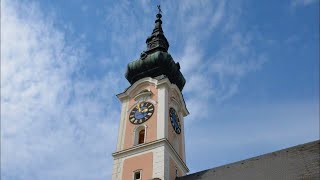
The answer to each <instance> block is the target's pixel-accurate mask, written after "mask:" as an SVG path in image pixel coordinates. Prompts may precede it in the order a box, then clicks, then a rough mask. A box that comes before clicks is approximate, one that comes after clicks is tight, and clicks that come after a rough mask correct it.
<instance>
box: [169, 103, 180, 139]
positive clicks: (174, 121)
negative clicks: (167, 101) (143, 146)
mask: <svg viewBox="0 0 320 180" xmlns="http://www.w3.org/2000/svg"><path fill="white" fill-rule="evenodd" d="M169 115H170V121H171V125H172V127H173V129H174V131H175V132H176V133H177V134H180V133H181V125H180V120H179V116H178V114H177V112H176V110H174V109H173V108H170V110H169Z"/></svg>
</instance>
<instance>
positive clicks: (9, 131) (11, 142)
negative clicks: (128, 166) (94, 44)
mask: <svg viewBox="0 0 320 180" xmlns="http://www.w3.org/2000/svg"><path fill="white" fill-rule="evenodd" d="M2 10H3V11H2V12H1V13H2V17H1V27H2V29H1V169H2V174H1V178H4V179H20V178H24V179H102V178H103V177H104V178H107V177H108V175H109V174H110V171H111V165H112V164H109V162H110V161H111V157H110V156H106V152H111V151H112V150H113V149H114V147H115V138H116V137H115V135H116V131H117V129H116V127H117V123H116V120H117V119H118V118H119V117H118V116H119V113H120V112H119V107H116V106H113V103H112V102H113V101H115V100H114V98H113V96H112V94H115V91H118V90H119V89H117V88H119V87H118V86H117V82H118V81H119V77H118V76H117V75H115V74H114V73H113V72H109V73H106V74H105V75H104V77H102V78H101V79H99V80H92V79H91V80H89V79H87V78H86V77H83V76H82V73H81V69H82V68H81V67H82V66H83V64H84V63H85V61H86V59H84V57H88V56H87V53H86V50H85V47H81V45H79V44H67V43H66V41H65V36H66V34H64V33H63V32H62V31H61V30H59V29H58V28H57V27H55V26H54V24H55V23H54V19H53V18H50V17H47V16H44V15H43V13H42V12H41V11H40V10H39V6H38V5H37V4H35V3H24V2H17V1H2ZM110 80H112V81H113V82H114V83H113V84H110V83H108V82H110ZM102 92H104V93H102ZM106 92H110V94H109V93H106ZM102 137H103V138H102ZM110 144H111V145H110ZM107 159H109V161H107ZM39 169H41V171H39ZM108 169H109V172H108Z"/></svg>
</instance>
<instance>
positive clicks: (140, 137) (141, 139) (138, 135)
mask: <svg viewBox="0 0 320 180" xmlns="http://www.w3.org/2000/svg"><path fill="white" fill-rule="evenodd" d="M147 133H148V132H147V125H145V124H143V125H140V126H137V127H136V128H135V129H134V130H133V134H134V136H133V138H134V139H133V145H134V146H135V145H138V144H143V143H146V138H147Z"/></svg>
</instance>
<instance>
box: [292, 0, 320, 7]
mask: <svg viewBox="0 0 320 180" xmlns="http://www.w3.org/2000/svg"><path fill="white" fill-rule="evenodd" d="M316 2H319V0H292V1H291V7H297V6H308V5H311V4H313V3H316Z"/></svg>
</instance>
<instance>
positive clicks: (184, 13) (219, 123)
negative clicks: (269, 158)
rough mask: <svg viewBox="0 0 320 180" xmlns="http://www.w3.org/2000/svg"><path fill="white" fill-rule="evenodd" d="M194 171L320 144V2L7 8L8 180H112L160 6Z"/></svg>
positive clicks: (82, 2)
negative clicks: (124, 96)
mask: <svg viewBox="0 0 320 180" xmlns="http://www.w3.org/2000/svg"><path fill="white" fill-rule="evenodd" d="M159 3H160V4H161V8H162V12H163V17H162V21H163V24H162V25H163V30H164V33H165V36H166V37H167V39H168V41H169V43H170V47H169V53H170V54H171V55H172V57H173V59H174V60H175V61H176V62H179V63H180V66H181V71H182V73H183V74H184V76H185V78H186V81H187V83H186V85H185V87H184V89H183V91H182V93H183V95H184V98H185V101H186V105H187V108H188V110H189V112H190V115H189V116H187V117H186V118H185V135H186V137H185V140H186V154H187V157H186V158H187V165H188V167H189V169H190V173H194V172H197V171H201V170H205V169H209V168H213V167H217V166H220V165H224V164H227V163H232V162H235V161H239V160H243V159H247V158H250V157H253V156H257V155H261V154H265V153H268V152H272V151H276V150H280V149H283V148H287V147H291V146H294V145H298V144H303V143H307V142H310V141H314V140H317V139H319V1H318V0H283V1H278V0H269V1H255V0H247V1H244V0H234V1H227V0H219V1H212V0H198V1H193V0H183V1H182V0H179V1H178V0H177V1H170V0H166V1H159V0H153V1H151V0H139V1H130V0H100V1H86V0H69V1H64V0H55V1H50V0H41V1H34V0H28V1H27V0H20V1H18V0H2V1H1V179H3V180H7V179H8V180H11V179H14V180H15V179H33V180H37V179H48V180H50V179H79V180H81V179H83V180H86V179H91V180H100V179H110V178H111V173H112V163H113V159H112V156H111V154H112V153H113V152H114V151H115V149H116V138H117V132H118V126H119V120H120V107H121V104H120V102H119V100H118V99H117V97H116V96H115V95H116V94H119V93H121V92H123V91H124V90H125V88H127V87H128V86H129V85H130V84H129V83H128V82H127V80H126V79H125V77H124V73H125V70H126V66H127V64H128V63H129V62H131V61H133V60H136V59H138V58H139V57H140V53H141V52H142V51H143V50H145V49H146V44H145V40H146V38H147V37H148V36H149V35H150V34H151V32H152V29H153V27H154V21H155V19H156V18H155V15H156V13H157V7H156V5H157V4H159Z"/></svg>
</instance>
